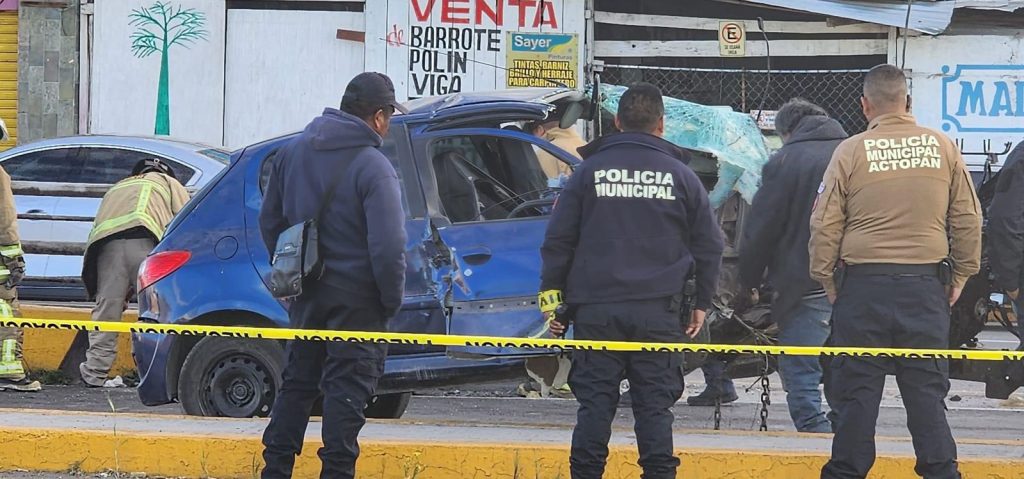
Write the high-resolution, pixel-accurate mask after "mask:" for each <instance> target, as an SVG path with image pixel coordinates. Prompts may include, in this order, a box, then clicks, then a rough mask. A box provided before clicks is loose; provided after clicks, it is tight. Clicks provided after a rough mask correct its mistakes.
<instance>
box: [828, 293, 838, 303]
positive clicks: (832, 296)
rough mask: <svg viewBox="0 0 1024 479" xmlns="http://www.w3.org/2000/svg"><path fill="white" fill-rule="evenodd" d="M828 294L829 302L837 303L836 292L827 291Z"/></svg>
mask: <svg viewBox="0 0 1024 479" xmlns="http://www.w3.org/2000/svg"><path fill="white" fill-rule="evenodd" d="M826 295H827V296H828V304H836V293H826Z"/></svg>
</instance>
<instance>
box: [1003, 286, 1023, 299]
mask: <svg viewBox="0 0 1024 479" xmlns="http://www.w3.org/2000/svg"><path fill="white" fill-rule="evenodd" d="M1006 294H1007V295H1009V296H1010V299H1012V300H1014V301H1017V298H1019V297H1020V288H1017V289H1015V290H1013V291H1007V292H1006Z"/></svg>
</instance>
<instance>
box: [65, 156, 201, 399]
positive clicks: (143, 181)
mask: <svg viewBox="0 0 1024 479" xmlns="http://www.w3.org/2000/svg"><path fill="white" fill-rule="evenodd" d="M188 200H189V195H188V191H187V190H185V187H184V186H181V183H179V182H178V180H177V179H175V177H174V171H173V170H172V169H171V168H170V166H168V165H167V164H166V163H164V162H162V161H160V160H159V159H156V158H150V159H144V160H140V161H139V162H138V163H137V164H136V165H135V168H134V169H133V171H132V176H129V177H128V178H125V179H123V180H121V181H119V182H118V183H117V184H115V185H114V186H113V187H111V188H110V190H108V191H107V194H106V195H104V196H103V201H102V202H101V203H100V210H99V212H98V213H96V221H95V223H94V224H93V227H92V231H91V232H90V233H89V242H88V244H87V245H86V248H85V260H84V265H83V268H82V280H83V282H84V283H85V288H86V290H87V291H88V292H89V297H90V298H95V299H96V307H95V308H93V310H92V320H93V321H120V320H121V315H122V314H124V310H125V308H126V307H127V306H128V299H129V298H130V297H131V296H132V292H133V291H134V290H135V282H136V278H137V276H138V274H139V266H140V265H142V262H143V261H144V260H145V259H146V256H148V255H149V252H150V251H152V250H153V247H154V246H156V243H157V242H158V241H160V238H161V237H163V234H164V228H166V227H167V224H168V223H170V222H171V219H173V218H174V215H176V214H178V211H181V208H182V207H184V206H185V203H187V202H188ZM116 358H117V333H107V332H90V333H89V349H88V350H87V351H86V352H85V362H84V363H82V364H80V365H79V371H80V372H81V375H82V381H83V382H85V384H86V385H87V386H92V387H101V386H103V384H104V383H105V382H106V380H107V374H108V373H109V372H110V367H111V366H112V365H113V364H114V360H115V359H116Z"/></svg>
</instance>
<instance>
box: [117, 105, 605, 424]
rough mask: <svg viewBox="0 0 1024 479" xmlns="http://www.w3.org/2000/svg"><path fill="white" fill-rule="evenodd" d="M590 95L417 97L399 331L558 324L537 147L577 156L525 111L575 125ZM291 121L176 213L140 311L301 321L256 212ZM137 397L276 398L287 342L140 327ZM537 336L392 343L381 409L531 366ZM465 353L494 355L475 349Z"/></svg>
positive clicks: (395, 145) (398, 140) (391, 140)
mask: <svg viewBox="0 0 1024 479" xmlns="http://www.w3.org/2000/svg"><path fill="white" fill-rule="evenodd" d="M590 104H591V102H590V99H589V98H588V97H587V96H586V95H584V94H583V93H581V92H578V91H574V90H565V89H522V90H514V91H503V92H495V93H463V94H453V95H448V96H444V97H433V98H425V99H419V100H415V101H412V102H409V103H408V104H407V106H408V107H409V110H410V113H409V114H408V115H396V116H394V118H393V120H392V125H391V133H390V135H389V136H388V138H386V139H385V141H384V144H383V147H382V151H383V152H384V153H385V154H386V155H387V157H388V158H390V159H391V161H392V163H393V164H394V166H395V169H396V170H397V171H398V173H399V177H400V179H401V184H402V188H403V199H404V202H405V211H406V213H407V220H406V230H407V233H408V238H409V241H408V244H407V263H408V270H407V271H406V275H407V282H406V289H405V300H404V305H403V308H402V311H401V313H400V314H399V316H398V317H396V318H395V319H394V320H393V321H392V323H391V328H392V329H393V330H394V331H400V332H413V333H435V334H446V333H447V334H467V335H489V336H508V337H531V336H535V335H540V334H542V333H543V332H544V331H545V327H544V324H543V321H542V319H541V316H540V313H539V312H538V310H537V305H536V292H537V287H538V285H539V276H540V254H539V248H540V245H541V242H542V241H543V235H544V231H545V228H546V226H547V221H548V213H549V212H550V208H551V206H552V204H553V203H554V199H555V196H556V188H552V187H550V186H549V182H548V180H547V178H546V177H545V176H544V173H543V171H542V169H541V166H540V163H539V161H538V159H537V152H538V151H540V150H545V151H547V152H549V153H551V154H552V155H554V156H555V157H557V158H559V159H560V160H562V161H565V162H566V163H569V164H571V165H575V164H576V162H577V160H576V159H575V158H574V157H573V156H572V155H570V154H569V153H567V152H565V151H562V150H560V149H558V148H557V147H555V146H553V145H551V144H550V143H548V142H547V141H545V140H543V139H540V138H537V137H534V136H533V135H530V134H527V133H525V132H523V131H522V130H521V128H520V126H521V125H522V124H523V123H524V122H526V121H531V120H536V119H542V118H555V117H556V116H557V118H559V119H560V121H561V123H562V124H563V125H566V126H568V125H572V124H575V123H576V121H577V120H578V119H579V118H580V117H581V115H583V114H584V112H585V111H586V110H588V107H589V105H590ZM290 138H291V136H285V137H281V138H277V139H273V140H269V141H265V142H263V143H259V144H256V145H252V146H249V147H247V148H244V149H242V150H240V151H237V152H235V153H234V154H233V155H232V157H231V164H230V165H229V166H228V168H226V169H225V170H224V171H223V172H221V173H220V174H219V175H218V176H217V177H216V178H215V179H213V180H212V181H210V183H209V184H208V185H207V186H206V187H205V188H203V189H202V190H201V191H200V192H199V193H197V194H196V196H195V197H194V198H193V199H192V201H191V202H190V203H189V204H188V205H187V206H186V208H185V209H184V210H183V211H182V212H181V213H180V214H179V215H178V216H177V217H176V218H175V220H174V221H173V222H172V223H171V224H170V225H169V227H168V229H167V233H166V235H165V237H164V238H163V240H162V241H161V242H160V244H159V245H158V246H157V247H156V249H155V250H154V251H153V253H152V254H151V255H150V257H149V258H148V259H147V260H146V262H145V263H144V264H143V266H142V268H141V269H140V272H139V280H138V281H139V283H138V286H139V321H142V322H149V323H161V324H167V323H175V324H193V325H196V324H202V325H237V326H256V327H263V328H276V327H285V326H286V325H287V324H288V320H287V311H286V305H285V304H282V303H280V302H278V301H276V300H275V299H274V298H273V297H272V296H271V295H270V293H269V291H268V290H267V287H266V280H267V276H268V274H269V272H270V266H269V258H268V254H267V251H266V248H265V247H264V245H263V242H262V241H261V239H260V234H259V228H258V224H257V217H258V213H259V209H260V204H261V201H262V190H263V187H264V186H265V185H266V182H267V180H268V174H269V172H270V171H271V168H270V165H271V164H272V163H273V161H274V159H275V155H276V153H277V151H278V150H279V149H280V148H281V147H282V146H283V145H285V144H286V143H287V142H288V141H289V139H290ZM132 342H133V348H132V349H133V356H134V359H135V363H136V365H137V367H138V371H139V377H140V380H141V382H140V384H139V388H138V392H139V397H140V399H141V400H142V402H143V403H144V404H146V405H158V404H166V403H170V402H174V401H178V402H180V403H181V405H182V407H183V409H184V411H185V412H186V413H188V414H193V415H203V416H232V417H251V416H263V415H266V414H268V413H269V411H270V408H271V405H272V404H273V402H274V398H275V396H276V394H277V391H278V389H279V388H280V385H281V379H280V378H281V371H282V369H283V365H284V348H283V344H282V343H281V342H280V341H274V340H246V339H238V338H227V337H194V336H193V337H190V336H173V335H159V334H135V335H134V336H133V338H132ZM530 354H545V352H544V351H528V350H518V349H510V348H483V347H480V348H469V347H463V348H443V347H428V346H392V347H391V349H390V352H389V356H388V360H387V363H386V364H387V366H386V370H385V375H384V377H383V378H382V381H381V384H380V388H379V395H378V396H377V397H376V398H374V401H373V402H372V403H371V404H370V405H369V406H368V410H367V413H368V415H370V416H371V417H399V416H401V414H402V413H403V411H404V410H405V407H406V405H407V404H408V401H409V398H410V395H411V393H410V392H409V391H412V390H413V389H414V388H422V387H425V386H431V385H450V384H458V383H467V382H473V381H479V380H481V379H486V380H494V379H500V378H502V377H509V376H510V375H521V374H522V366H521V364H522V363H521V361H522V358H523V357H526V356H528V355H530ZM465 358H474V359H486V360H474V361H467V360H465Z"/></svg>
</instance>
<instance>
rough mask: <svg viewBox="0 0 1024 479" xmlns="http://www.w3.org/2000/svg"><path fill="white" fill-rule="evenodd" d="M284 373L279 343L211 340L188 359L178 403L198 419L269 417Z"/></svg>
mask: <svg viewBox="0 0 1024 479" xmlns="http://www.w3.org/2000/svg"><path fill="white" fill-rule="evenodd" d="M283 371H284V350H283V349H282V347H281V344H280V343H279V342H277V341H268V340H252V339H239V338H224V337H215V336H208V337H205V338H203V339H201V340H200V341H199V342H198V343H196V345H195V347H194V348H192V351H190V352H189V354H188V356H187V357H186V358H185V363H184V364H183V365H182V367H181V375H180V376H179V379H178V400H179V401H180V402H181V407H182V409H183V410H184V411H185V414H189V415H193V416H213V417H266V416H268V415H270V409H271V407H272V406H273V405H274V399H275V398H276V397H277V393H278V391H280V389H281V374H282V372H283Z"/></svg>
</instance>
